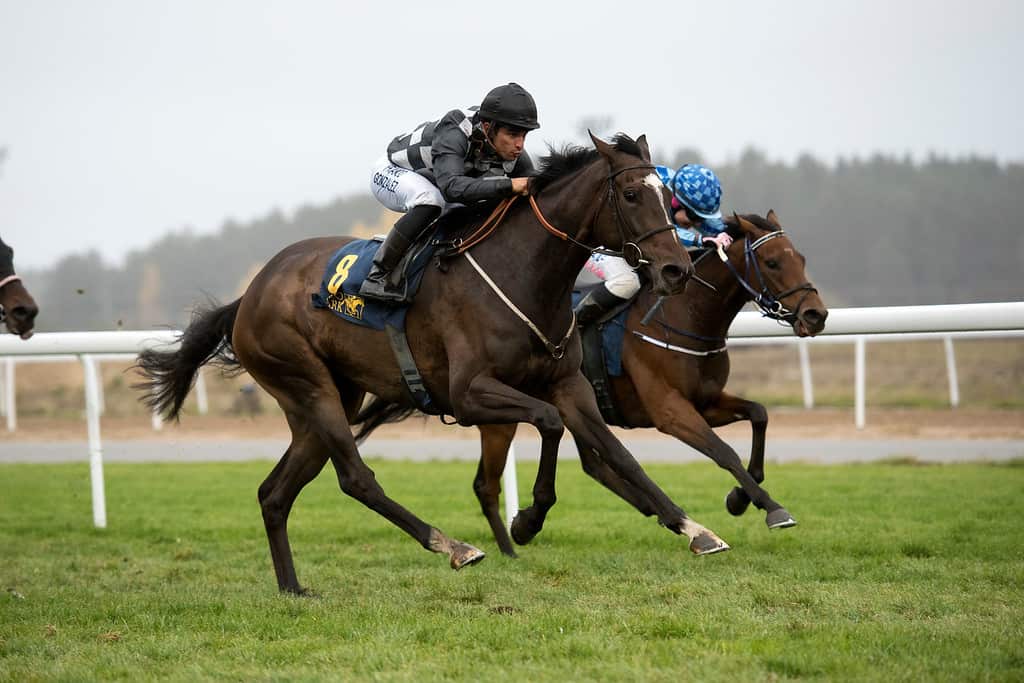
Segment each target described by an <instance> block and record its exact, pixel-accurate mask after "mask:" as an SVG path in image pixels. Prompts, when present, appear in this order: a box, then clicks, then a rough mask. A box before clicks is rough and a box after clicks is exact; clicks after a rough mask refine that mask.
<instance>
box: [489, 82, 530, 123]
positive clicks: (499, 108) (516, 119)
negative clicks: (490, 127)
mask: <svg viewBox="0 0 1024 683" xmlns="http://www.w3.org/2000/svg"><path fill="white" fill-rule="evenodd" d="M477 114H478V116H480V118H482V119H488V120H490V121H497V122H498V123H504V124H506V125H508V126H515V127H517V128H522V129H524V130H537V129H538V128H540V124H539V123H537V105H536V104H535V103H534V101H533V96H532V95H530V93H528V92H526V89H525V88H524V87H523V86H521V85H519V84H518V83H509V84H508V85H499V86H498V87H497V88H494V89H493V90H491V92H489V93H487V96H486V97H484V101H483V102H482V103H481V104H480V111H479V112H477Z"/></svg>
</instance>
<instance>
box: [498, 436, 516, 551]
mask: <svg viewBox="0 0 1024 683" xmlns="http://www.w3.org/2000/svg"><path fill="white" fill-rule="evenodd" d="M502 482H503V483H502V489H503V491H502V492H503V493H504V494H505V526H506V527H508V529H509V531H511V530H512V520H513V519H515V518H516V514H518V512H519V483H518V481H517V480H516V445H515V443H512V444H510V445H509V447H508V458H506V460H505V471H504V473H502Z"/></svg>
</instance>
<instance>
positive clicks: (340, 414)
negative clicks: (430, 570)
mask: <svg viewBox="0 0 1024 683" xmlns="http://www.w3.org/2000/svg"><path fill="white" fill-rule="evenodd" d="M308 399H309V400H308V401H307V403H306V406H305V409H306V411H307V414H309V415H311V416H313V417H312V422H313V425H314V429H315V430H316V432H317V433H318V434H319V435H321V438H322V439H323V440H324V442H325V444H326V445H327V446H328V450H329V453H330V460H331V464H333V465H334V470H335V473H336V474H337V477H338V484H339V486H340V487H341V490H342V491H343V492H344V493H345V494H347V495H349V496H352V497H353V498H355V499H356V500H358V501H359V502H360V503H362V504H363V505H365V506H366V507H368V508H370V509H371V510H373V511H374V512H376V513H378V514H379V515H381V516H383V517H384V518H386V519H387V520H388V521H390V522H391V523H392V524H394V525H395V526H397V527H398V528H400V529H402V530H403V531H405V532H406V533H407V534H409V535H410V536H412V537H413V538H415V539H416V540H417V541H418V542H419V543H420V545H422V546H423V547H424V548H426V549H427V550H430V551H432V552H435V553H442V554H446V555H448V560H449V563H450V565H451V567H452V569H455V570H458V569H462V568H463V567H467V566H469V565H471V564H476V563H477V562H479V561H481V560H482V559H484V556H485V555H484V552H483V551H482V550H480V549H479V548H475V547H473V546H472V545H470V544H468V543H464V542H462V541H458V540H455V539H452V538H449V537H448V536H446V535H445V534H444V533H442V532H441V531H440V530H439V529H437V528H435V527H432V526H430V525H428V524H427V523H425V522H424V521H423V520H421V519H420V518H418V517H417V516H416V515H414V514H412V513H411V512H409V511H408V510H406V509H405V508H404V507H402V506H401V505H399V504H398V503H396V502H395V501H394V500H392V499H391V498H389V497H388V496H387V495H386V494H385V493H384V489H383V488H381V486H380V484H378V483H377V479H376V477H375V476H374V474H373V470H371V469H370V468H369V467H367V465H366V463H364V462H363V459H362V458H361V457H360V455H359V449H358V447H357V446H356V441H355V437H354V436H353V434H352V429H351V427H350V425H349V422H348V419H347V418H346V415H345V411H344V410H343V409H342V407H341V404H340V403H341V402H340V401H338V400H337V398H335V399H334V400H331V399H330V398H329V397H326V396H317V395H316V392H313V393H311V394H309V395H308Z"/></svg>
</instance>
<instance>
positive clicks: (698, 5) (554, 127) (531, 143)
mask: <svg viewBox="0 0 1024 683" xmlns="http://www.w3.org/2000/svg"><path fill="white" fill-rule="evenodd" d="M1022 7H1024V6H1022V5H1021V4H1019V3H1016V2H999V1H996V0H982V1H978V2H974V3H960V2H950V1H938V2H914V1H897V2H891V1H889V2H881V1H874V0H868V1H864V0H857V1H852V0H839V1H833V2H828V3H821V2H811V1H809V0H796V1H792V2H786V3H762V2H755V1H753V0H735V1H733V2H728V3H714V2H708V1H704V2H695V1H692V0H682V1H679V0H673V1H672V2H646V1H641V2H632V3H628V4H623V3H620V2H614V3H613V2H605V1H596V2H588V3H585V4H584V3H550V2H536V1H534V0H522V1H519V2H515V3H484V4H479V3H473V4H469V3H430V4H425V3H420V2H411V1H407V0H393V1H390V2H387V3H359V4H353V3H338V2H329V1H327V0H304V1H303V2H298V3H296V2H273V1H263V0H255V1H254V0H246V1H245V2H242V1H239V0H221V1H218V2H208V1H204V2H197V1H192V0H184V1H179V2H175V3H165V2H155V1H142V2H140V1H136V0H97V1H96V2H88V3H85V2H69V1H61V0H40V1H37V2H32V3H26V2H18V1H17V0H0V236H2V237H3V239H4V240H5V241H6V242H7V243H9V244H10V245H11V246H13V247H14V249H15V265H16V266H17V269H18V272H19V274H21V275H22V277H23V278H24V280H25V282H26V284H27V285H28V287H29V289H30V290H31V291H32V292H33V294H34V295H35V297H36V299H37V300H38V301H39V303H40V305H41V309H42V312H41V314H40V316H39V318H38V320H37V325H36V329H37V330H38V331H41V332H49V331H63V330H111V329H149V328H155V327H180V326H182V325H184V324H186V322H187V321H188V317H189V314H190V311H191V309H192V307H193V306H194V305H195V304H196V303H197V302H201V301H204V300H205V299H206V298H207V297H211V298H214V299H217V300H220V301H229V300H231V299H233V298H234V297H236V296H238V295H239V294H240V293H241V292H242V291H244V289H245V287H246V286H247V284H248V282H249V280H250V279H251V277H252V276H253V275H254V273H255V272H257V271H258V269H259V268H260V267H261V265H262V264H263V263H264V262H265V261H266V260H267V259H269V258H270V257H271V256H272V255H273V254H274V253H276V252H277V251H278V250H280V249H281V248H283V247H284V246H286V245H287V244H289V243H291V242H294V241H296V240H299V239H302V238H305V237H309V236H314V235H328V234H360V235H369V234H372V233H374V232H384V231H386V230H387V229H388V228H389V227H390V225H391V223H392V222H393V220H394V218H395V216H394V215H393V214H388V213H386V212H384V211H383V210H382V208H381V207H380V205H379V204H377V202H376V201H375V200H374V199H373V198H372V197H371V196H370V194H369V191H368V184H369V176H370V172H369V168H370V166H371V165H372V163H373V162H374V161H375V160H376V159H377V158H378V157H379V156H381V155H382V154H383V153H384V151H385V148H386V146H387V144H388V142H389V141H390V140H391V138H392V137H394V136H395V135H398V134H400V133H404V132H407V131H409V130H411V129H412V128H413V127H414V126H416V125H417V124H419V123H421V122H423V121H426V120H431V119H436V118H439V117H440V116H441V115H443V114H444V113H445V112H446V111H448V110H450V109H452V108H456V107H466V106H469V105H473V104H478V103H479V101H480V100H481V98H482V97H483V95H484V94H485V93H486V92H487V91H488V90H489V89H490V88H491V87H493V86H495V85H498V84H501V83H505V82H508V81H516V82H519V83H521V84H522V85H523V86H525V87H526V88H527V89H528V90H530V91H531V92H532V93H533V95H534V97H535V98H536V101H537V103H538V107H539V111H540V120H541V124H542V127H541V129H540V130H539V131H537V132H535V133H532V134H531V135H530V136H529V138H528V140H527V149H528V150H529V151H530V152H531V153H532V154H533V155H534V156H535V157H542V156H543V155H544V154H546V153H547V149H548V146H549V145H551V146H554V147H561V146H562V145H565V144H567V143H582V142H584V141H585V140H587V138H586V131H587V129H592V130H594V131H595V132H596V133H599V134H601V135H604V136H609V135H611V134H613V133H614V132H616V131H624V132H626V133H628V134H630V135H633V136H637V135H639V134H640V133H646V134H647V135H648V138H649V140H650V141H651V143H652V148H653V150H654V155H655V160H656V161H657V162H659V163H664V164H668V165H673V166H675V165H678V164H681V163H685V162H700V163H704V164H706V165H709V166H711V167H712V168H714V169H715V170H716V171H717V172H718V173H719V175H720V177H721V179H722V181H723V186H724V189H725V197H724V201H723V209H725V210H726V211H733V210H736V211H739V212H756V213H762V214H763V213H765V212H766V211H767V210H768V209H769V208H774V209H775V211H776V212H777V213H778V214H779V216H780V218H781V220H782V222H783V224H784V225H785V226H786V228H787V230H788V231H789V232H790V234H791V236H792V238H793V241H794V243H795V244H796V245H797V247H798V248H799V249H800V250H801V251H802V252H803V253H804V254H805V256H806V257H807V264H808V272H809V274H810V276H811V277H812V279H813V280H814V281H815V284H817V286H818V287H819V289H820V290H821V292H822V294H823V296H824V298H825V300H826V302H827V303H828V304H829V306H830V307H834V308H835V307H843V306H879V305H916V304H939V303H968V302H982V301H1012V300H1020V299H1022V298H1024V279H1022V277H1021V274H1020V273H1021V270H1022V268H1021V267H1022V264H1024V236H1022V231H1021V216H1022V212H1024V165H1022V163H1024V123H1022V121H1024V117H1022V116H1021V113H1020V112H1021V109H1022V105H1024V95H1022V92H1021V88H1020V76H1019V72H1020V68H1021V66H1022V65H1024V48H1022V46H1021V41H1020V39H1019V37H1020V36H1019V31H1020V26H1021V25H1022V24H1024V22H1022V19H1024V9H1022ZM1002 344H1003V345H1002V346H998V347H997V346H988V347H979V348H982V350H981V351H978V352H977V356H978V359H979V370H978V371H979V372H980V373H985V372H986V370H985V369H984V368H985V367H986V366H985V365H984V364H985V362H986V360H987V359H990V358H992V357H999V358H1002V359H1003V360H1008V362H1009V368H1008V370H1007V369H1006V368H1005V367H1004V369H1003V370H1001V371H1000V372H1001V373H1002V376H1004V377H1006V378H1007V382H1008V384H1004V383H1002V382H999V383H997V385H996V386H994V387H992V389H991V392H990V393H991V396H990V398H989V399H986V400H987V401H988V402H989V403H992V404H995V405H998V404H999V403H1000V401H1002V402H1003V404H1006V405H1011V406H1014V405H1020V404H1024V397H1021V396H1019V395H1018V394H1020V385H1021V382H1020V381H1019V380H1020V378H1021V375H1022V365H1024V359H1022V356H1024V352H1022V351H1021V344H1019V343H1014V342H1005V343H1002ZM909 348H911V349H913V347H909ZM833 352H835V350H832V351H823V353H833ZM816 353H817V352H816ZM844 353H845V352H844ZM899 353H901V354H902V353H905V352H903V351H901V352H899ZM906 353H907V354H909V356H910V357H911V358H919V357H921V355H922V353H924V352H922V351H920V349H919V350H918V351H916V352H915V351H913V350H911V351H909V352H906ZM905 355H906V354H905ZM925 355H926V354H925ZM844 357H845V356H844ZM940 362H941V361H940ZM758 365H761V364H758ZM737 366H738V368H739V366H743V364H742V363H737ZM743 367H746V366H743ZM39 371H40V372H42V371H43V370H42V369H40V370H39ZM26 372H28V370H27V369H26ZM844 372H845V371H844ZM851 372H852V371H851ZM908 372H910V371H909V370H908ZM989 374H990V375H991V374H992V373H991V372H989ZM938 377H939V380H938V381H939V382H940V386H941V381H942V374H941V368H940V370H939V372H938ZM243 379H244V378H243ZM762 379H763V378H762ZM884 379H885V378H884V377H882V378H880V380H884ZM735 381H736V382H738V383H739V384H740V385H739V386H736V387H735V388H736V389H737V390H738V391H742V390H743V389H744V388H751V389H752V390H753V393H754V396H753V397H754V398H757V397H758V395H757V394H758V392H759V391H760V392H761V394H762V395H761V398H765V397H768V396H771V395H772V392H775V393H776V394H778V396H777V399H778V400H779V401H781V402H783V403H785V402H788V401H790V400H792V401H797V400H798V398H796V397H798V395H799V389H798V388H797V389H796V390H795V391H789V390H788V389H785V390H783V389H780V390H778V391H775V390H774V389H771V388H770V387H767V385H766V384H764V383H763V382H762V381H761V379H759V376H758V375H757V374H756V369H755V374H754V375H752V376H751V378H750V379H749V381H748V385H749V386H746V387H745V386H744V385H743V381H744V380H743V379H742V376H741V375H737V376H736V379H735ZM900 381H902V380H900ZM845 384H848V382H846V380H844V385H845ZM876 386H877V384H876ZM766 387H767V388H766ZM236 391H237V387H233V388H232V389H231V390H230V392H229V393H228V394H225V398H224V400H225V401H226V402H228V403H231V404H233V402H234V400H235V392H236ZM1007 392H1009V397H1007ZM1015 392H1016V393H1015ZM72 394H73V395H75V396H76V397H77V396H78V392H77V390H74V391H72ZM891 394H892V392H891V391H890V392H889V393H888V394H886V395H891ZM69 395H71V394H69ZM929 395H930V391H929V390H925V391H924V392H923V393H922V394H921V397H919V399H908V400H910V401H911V402H913V401H914V400H923V401H927V400H928V396H929ZM50 398H53V397H50ZM823 400H826V402H827V399H825V397H824V396H823ZM835 401H836V402H837V403H838V404H843V403H846V402H847V399H846V398H844V397H839V396H837V397H836V399H835Z"/></svg>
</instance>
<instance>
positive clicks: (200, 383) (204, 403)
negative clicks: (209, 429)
mask: <svg viewBox="0 0 1024 683" xmlns="http://www.w3.org/2000/svg"><path fill="white" fill-rule="evenodd" d="M196 406H197V407H198V409H199V414H200V415H206V413H208V412H209V411H210V402H209V401H208V400H207V398H206V380H205V379H203V370H202V368H200V369H199V370H197V371H196Z"/></svg>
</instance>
